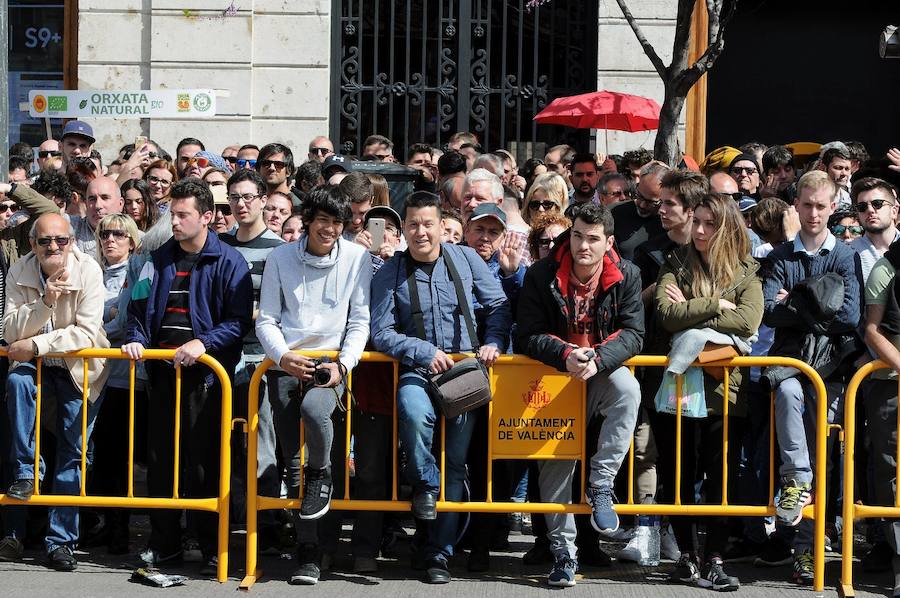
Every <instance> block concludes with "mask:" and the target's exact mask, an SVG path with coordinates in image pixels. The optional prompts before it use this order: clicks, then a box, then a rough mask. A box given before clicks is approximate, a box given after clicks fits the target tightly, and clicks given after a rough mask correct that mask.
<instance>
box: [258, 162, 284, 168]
mask: <svg viewBox="0 0 900 598" xmlns="http://www.w3.org/2000/svg"><path fill="white" fill-rule="evenodd" d="M256 165H257V166H258V167H259V168H268V167H269V166H274V167H275V170H284V167H285V166H287V164H285V163H284V162H282V161H281V160H260V161H259V162H257V163H256Z"/></svg>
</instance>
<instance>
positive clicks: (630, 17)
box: [616, 0, 666, 81]
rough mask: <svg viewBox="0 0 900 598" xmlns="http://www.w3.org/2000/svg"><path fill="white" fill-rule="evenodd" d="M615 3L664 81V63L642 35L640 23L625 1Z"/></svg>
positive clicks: (620, 0) (617, 0) (619, 0)
mask: <svg viewBox="0 0 900 598" xmlns="http://www.w3.org/2000/svg"><path fill="white" fill-rule="evenodd" d="M616 3H617V4H618V5H619V8H620V9H621V10H622V15H623V16H624V17H625V20H626V21H628V25H629V26H630V27H631V30H632V31H634V36H635V37H636V38H637V40H638V43H639V44H641V47H642V48H643V49H644V54H646V55H647V58H649V59H650V62H651V63H652V64H653V68H655V69H656V72H657V73H659V76H660V77H661V78H662V80H663V81H665V80H666V65H665V64H663V61H662V59H661V58H660V57H659V54H657V53H656V50H655V49H654V48H653V44H651V43H650V42H649V41H647V38H646V37H645V36H644V32H643V31H641V27H640V25H638V23H637V20H636V19H635V18H634V15H632V14H631V11H630V10H629V9H628V5H627V4H626V3H625V0H616Z"/></svg>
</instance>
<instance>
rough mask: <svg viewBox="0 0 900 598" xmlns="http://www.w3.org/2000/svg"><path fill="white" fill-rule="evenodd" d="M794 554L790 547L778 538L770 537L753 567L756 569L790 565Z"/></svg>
mask: <svg viewBox="0 0 900 598" xmlns="http://www.w3.org/2000/svg"><path fill="white" fill-rule="evenodd" d="M793 558H794V554H793V552H792V551H791V547H790V546H788V543H787V542H786V541H785V540H783V539H782V538H781V537H780V536H770V537H769V539H768V540H766V541H765V543H764V544H763V546H762V550H761V551H760V553H759V556H758V557H756V560H754V561H753V565H754V566H756V567H780V566H782V565H790V564H791V561H793Z"/></svg>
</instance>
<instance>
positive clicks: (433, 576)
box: [425, 557, 450, 584]
mask: <svg viewBox="0 0 900 598" xmlns="http://www.w3.org/2000/svg"><path fill="white" fill-rule="evenodd" d="M425 581H426V583H431V584H444V583H450V567H448V566H447V561H445V560H444V559H442V558H437V557H435V558H431V559H428V560H427V561H426V562H425Z"/></svg>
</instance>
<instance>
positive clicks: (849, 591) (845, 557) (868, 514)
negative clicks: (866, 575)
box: [839, 360, 900, 596]
mask: <svg viewBox="0 0 900 598" xmlns="http://www.w3.org/2000/svg"><path fill="white" fill-rule="evenodd" d="M886 369H891V366H889V365H888V364H886V363H885V362H883V361H881V360H876V361H872V362H870V363H867V364H866V365H864V366H862V367H861V368H859V370H858V371H857V372H856V374H854V376H853V378H851V379H850V384H848V385H847V394H846V395H845V396H844V491H843V501H844V505H843V513H842V516H843V520H844V529H843V531H842V534H843V537H842V547H841V585H840V588H839V590H840V593H841V595H842V596H855V595H856V594H855V591H854V589H853V527H854V524H855V521H854V520H855V519H857V518H859V519H868V518H875V517H888V518H890V517H893V518H898V517H900V492H896V487H895V495H896V496H895V498H894V506H892V507H884V506H870V505H858V504H856V500H855V498H854V497H855V494H854V482H855V481H856V468H855V464H854V462H853V461H854V452H855V448H856V447H855V446H854V443H855V442H856V395H857V393H858V392H859V387H860V385H861V384H862V383H863V381H864V380H865V379H866V378H867V377H868V376H869V375H870V374H871V373H872V372H875V371H877V370H886ZM897 430H898V433H900V410H898V416H897ZM898 451H900V443H898ZM897 469H898V471H897V472H896V474H900V458H898V459H897ZM896 474H895V475H896ZM897 479H898V480H900V475H897ZM880 483H887V480H880Z"/></svg>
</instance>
